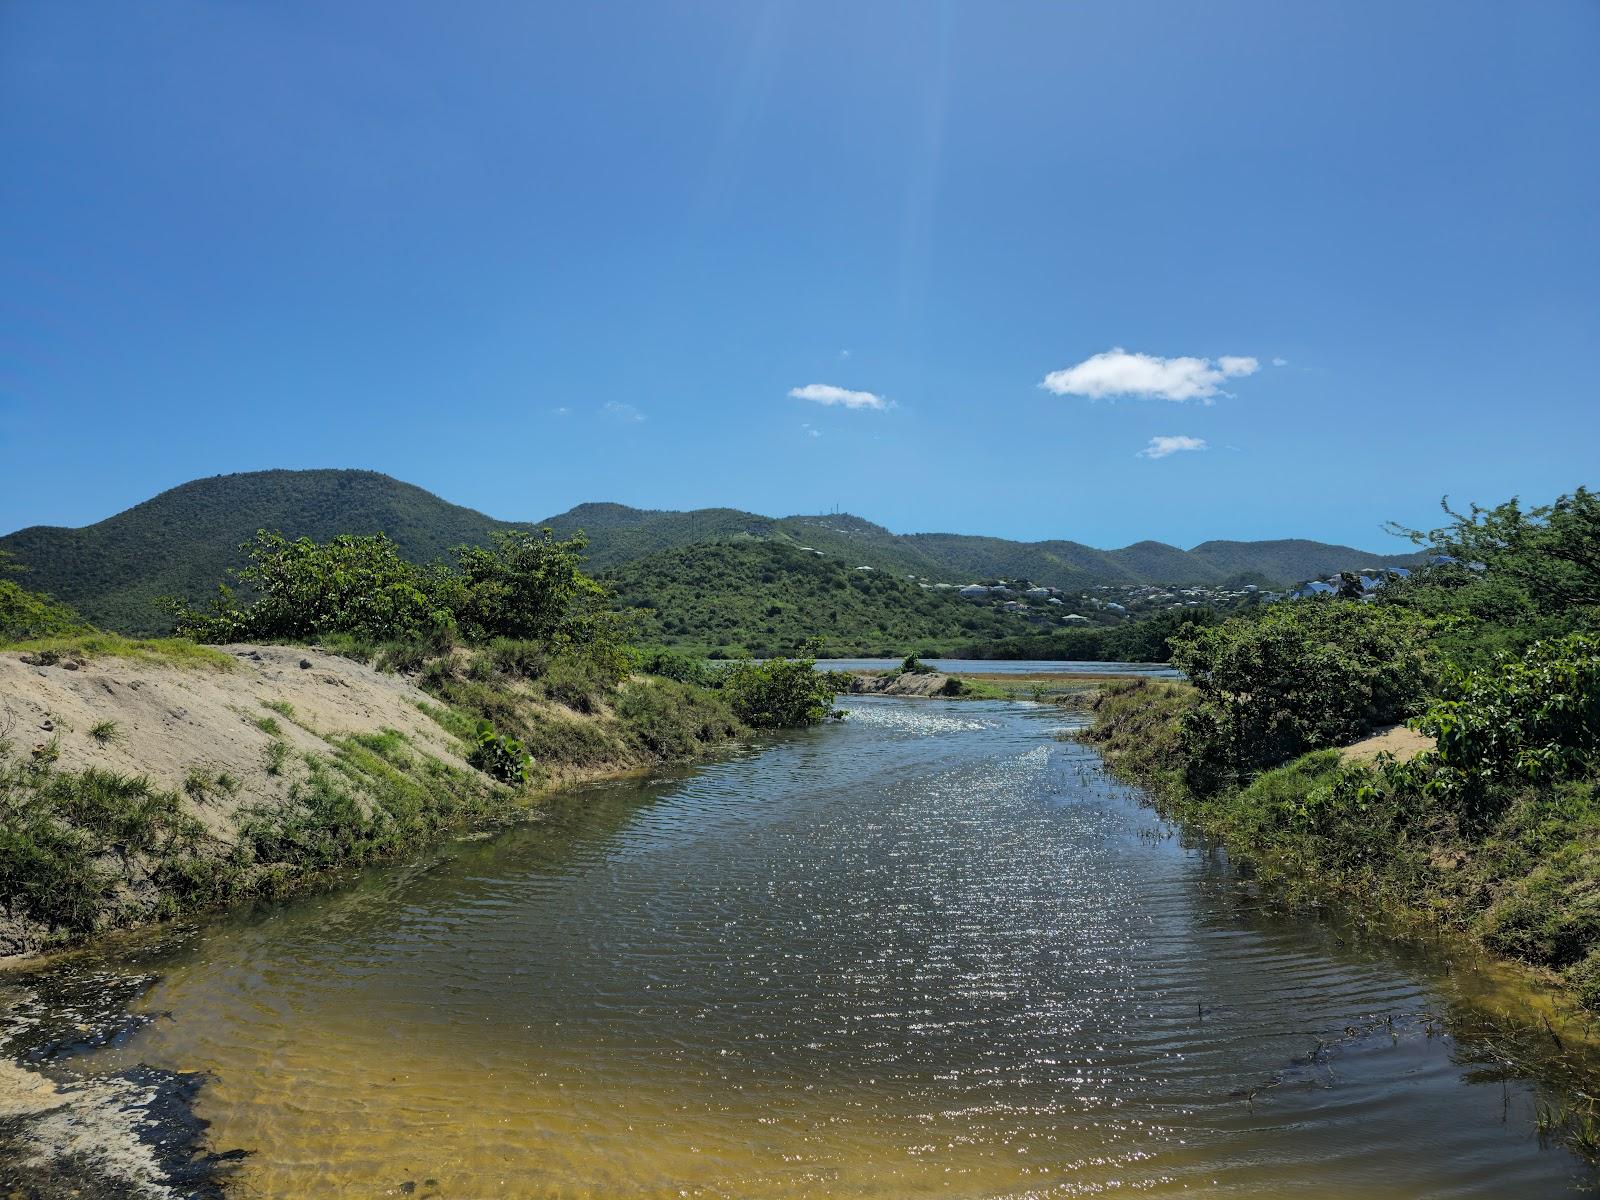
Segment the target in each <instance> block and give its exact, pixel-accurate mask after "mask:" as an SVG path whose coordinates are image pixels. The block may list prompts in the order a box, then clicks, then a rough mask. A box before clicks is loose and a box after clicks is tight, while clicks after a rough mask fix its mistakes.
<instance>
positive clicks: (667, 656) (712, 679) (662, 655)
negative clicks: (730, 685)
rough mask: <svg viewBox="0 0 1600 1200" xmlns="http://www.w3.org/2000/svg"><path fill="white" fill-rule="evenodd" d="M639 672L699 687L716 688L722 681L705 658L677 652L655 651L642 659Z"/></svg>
mask: <svg viewBox="0 0 1600 1200" xmlns="http://www.w3.org/2000/svg"><path fill="white" fill-rule="evenodd" d="M639 670H641V671H643V672H644V673H645V674H646V675H659V676H660V677H661V678H663V679H672V680H676V681H677V682H678V683H692V684H694V685H695V686H697V687H715V686H716V685H717V684H718V682H719V681H720V678H719V674H718V672H716V671H714V670H713V669H712V668H711V667H710V666H708V665H707V664H706V660H705V659H703V658H696V657H694V656H693V655H689V654H680V653H678V652H677V651H676V650H655V651H652V652H650V653H648V654H645V655H644V656H642V657H641V659H640V661H639Z"/></svg>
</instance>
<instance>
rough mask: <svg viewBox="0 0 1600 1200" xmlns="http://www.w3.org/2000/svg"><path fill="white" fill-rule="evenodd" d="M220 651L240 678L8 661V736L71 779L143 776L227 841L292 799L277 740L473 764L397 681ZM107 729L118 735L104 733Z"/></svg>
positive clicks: (329, 660) (328, 664) (4, 692)
mask: <svg viewBox="0 0 1600 1200" xmlns="http://www.w3.org/2000/svg"><path fill="white" fill-rule="evenodd" d="M219 649H221V651H222V652H223V653H224V654H227V655H228V656H229V657H230V658H231V659H232V661H233V663H234V664H235V665H234V667H233V669H231V670H221V669H217V668H213V667H207V666H190V665H184V666H176V665H168V664H163V663H153V662H137V661H132V660H129V659H123V658H95V659H87V660H84V659H74V658H72V657H70V656H69V657H64V658H62V659H61V660H60V661H58V662H56V663H54V664H50V665H41V664H37V663H30V662H28V661H25V659H26V657H28V656H24V655H22V654H18V653H11V652H7V653H0V739H4V740H7V741H10V742H11V743H12V744H13V747H14V749H15V750H16V751H18V752H22V753H27V754H32V753H35V752H39V753H43V752H45V751H46V749H47V748H48V747H50V746H51V743H54V753H55V754H56V755H57V756H58V757H56V760H55V765H56V766H57V767H59V768H60V769H63V770H68V771H76V770H82V769H83V768H85V767H98V768H101V769H103V770H110V771H117V772H121V773H123V774H131V775H143V776H145V777H147V778H148V779H149V780H150V782H151V783H153V784H155V785H156V786H157V787H160V788H165V789H170V790H174V791H177V792H179V793H181V794H182V795H183V798H184V802H185V804H186V807H187V808H188V810H189V811H190V812H192V814H193V815H194V816H195V817H197V818H198V819H199V820H200V821H201V822H202V823H203V824H204V825H205V826H206V827H207V828H208V829H209V830H211V831H212V832H215V833H219V834H220V833H225V832H227V831H228V830H229V829H230V828H231V827H232V825H233V823H234V822H235V821H236V820H237V817H238V813H239V810H240V809H241V808H242V807H244V806H245V805H247V804H251V803H259V802H261V801H263V800H272V799H274V798H278V797H281V796H284V795H286V794H287V793H288V791H289V789H290V787H291V786H292V785H293V783H294V780H295V776H294V774H293V773H291V772H283V771H281V770H280V771H279V773H277V774H273V773H270V772H269V769H268V765H269V760H268V759H267V754H268V748H269V746H271V745H272V744H273V743H274V742H278V741H282V742H285V743H287V744H288V746H289V747H290V750H291V751H293V752H299V753H306V752H312V753H315V752H320V751H323V750H325V749H326V748H327V744H328V739H329V738H339V737H347V736H349V735H351V734H369V733H378V732H380V731H382V730H384V729H395V730H398V731H399V732H401V733H402V734H404V735H405V736H406V737H407V738H408V739H409V740H410V741H411V742H412V744H413V745H415V746H417V747H419V748H422V749H425V750H426V752H427V753H429V754H431V755H434V756H436V757H439V758H441V759H443V760H445V761H448V762H451V763H454V764H456V765H459V766H461V767H465V766H466V763H465V762H464V761H462V759H461V751H460V747H459V744H458V743H457V742H456V740H455V739H454V738H452V737H450V736H449V734H447V733H446V732H445V731H444V730H443V729H442V728H440V726H439V725H438V723H437V722H435V721H434V720H432V719H431V718H430V717H428V716H427V715H426V714H425V713H424V711H423V709H422V707H421V705H423V704H426V703H428V702H429V698H428V696H427V695H426V694H425V693H424V692H422V691H421V690H419V689H418V688H416V687H414V686H412V685H411V684H410V683H408V682H407V681H406V680H404V679H403V678H401V677H399V676H396V675H386V674H384V673H383V672H381V671H377V670H374V669H373V668H371V667H368V666H364V665H363V664H361V663H357V662H352V661H351V660H350V659H347V658H340V657H339V656H337V655H333V654H326V653H323V652H322V651H320V650H311V649H305V648H302V647H295V646H223V647H219ZM285 707H286V708H287V710H288V711H287V712H285V711H283V710H284V709H285ZM105 722H111V723H112V724H113V726H114V727H113V728H112V729H110V730H104V724H103V723H105ZM97 727H99V728H101V729H102V731H103V732H102V735H101V736H98V737H97V736H96V735H95V733H94V732H93V731H94V730H95V729H96V728H97ZM197 769H198V770H201V771H203V772H207V773H209V774H211V775H212V776H213V777H214V776H215V775H217V774H222V773H226V774H227V775H228V776H229V777H230V778H231V779H232V780H233V781H234V782H235V783H237V784H238V787H237V788H233V789H225V790H224V791H223V792H220V793H219V792H218V791H217V789H210V790H209V792H208V793H207V794H205V795H203V796H202V797H195V796H192V795H190V794H189V793H188V792H186V791H185V787H184V785H185V783H186V782H188V780H189V779H190V776H191V773H192V772H194V771H196V770H197Z"/></svg>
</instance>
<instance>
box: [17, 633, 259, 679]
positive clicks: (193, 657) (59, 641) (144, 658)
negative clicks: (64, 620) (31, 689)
mask: <svg viewBox="0 0 1600 1200" xmlns="http://www.w3.org/2000/svg"><path fill="white" fill-rule="evenodd" d="M0 651H14V652H16V653H19V654H22V655H24V656H25V659H26V660H27V661H37V662H38V663H39V665H41V666H54V665H56V664H57V663H63V664H74V665H82V664H83V663H86V662H91V661H93V660H95V659H98V658H120V659H126V660H128V661H130V662H136V663H147V664H162V665H166V666H174V667H209V668H211V669H213V670H219V671H227V670H231V669H232V668H233V665H234V662H233V659H231V658H229V657H228V656H227V655H226V654H224V653H222V651H220V650H217V649H215V648H214V647H211V646H201V645H199V644H197V643H195V642H191V641H189V640H187V639H186V638H128V637H123V636H122V635H121V634H120V633H102V632H100V631H98V630H95V631H92V632H87V633H74V634H66V635H62V636H59V637H47V638H33V639H31V640H28V641H21V642H10V643H0Z"/></svg>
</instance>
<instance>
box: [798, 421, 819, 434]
mask: <svg viewBox="0 0 1600 1200" xmlns="http://www.w3.org/2000/svg"><path fill="white" fill-rule="evenodd" d="M800 428H801V429H803V430H805V431H806V436H807V437H821V436H822V430H820V429H818V428H817V427H816V426H815V425H813V424H812V423H811V422H810V421H802V422H801V423H800Z"/></svg>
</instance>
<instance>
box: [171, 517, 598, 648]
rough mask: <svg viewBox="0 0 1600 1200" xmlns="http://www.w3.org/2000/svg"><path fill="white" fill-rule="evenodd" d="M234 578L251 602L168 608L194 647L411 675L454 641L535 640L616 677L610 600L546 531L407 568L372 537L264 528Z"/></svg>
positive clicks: (575, 544) (226, 598)
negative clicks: (270, 649) (340, 657)
mask: <svg viewBox="0 0 1600 1200" xmlns="http://www.w3.org/2000/svg"><path fill="white" fill-rule="evenodd" d="M246 548H247V549H248V551H249V555H250V559H251V565H250V566H248V567H246V568H245V569H244V570H242V571H240V572H239V578H240V580H241V581H242V582H243V583H244V584H245V585H246V586H247V587H248V588H249V589H250V592H251V594H252V595H254V596H255V599H254V600H253V601H252V602H250V603H248V604H244V603H241V602H240V601H239V600H238V599H237V598H236V597H235V595H234V593H233V592H232V591H231V590H230V589H229V588H228V587H227V586H226V585H223V586H222V587H221V588H220V590H219V593H218V595H217V598H216V599H215V600H214V601H213V602H212V604H211V607H210V608H209V610H206V611H199V610H195V609H193V608H190V607H189V606H188V605H187V604H185V603H184V602H182V601H180V600H174V601H172V605H171V607H172V612H173V615H174V619H175V621H176V624H177V627H178V629H179V631H180V632H182V633H183V634H184V635H186V636H189V637H193V638H195V639H196V640H198V641H203V642H213V643H215V642H230V641H311V640H315V639H318V638H330V639H333V640H334V641H335V642H336V644H337V645H338V647H339V649H340V650H341V652H344V653H347V654H351V655H352V656H353V657H358V658H362V659H371V658H378V659H379V661H380V664H381V663H383V662H385V661H387V662H388V663H389V664H391V665H394V666H398V667H401V668H405V669H412V670H415V669H417V668H418V667H420V665H421V663H422V660H423V659H424V658H425V657H426V656H427V654H428V653H438V652H439V651H441V650H443V649H446V648H448V647H449V645H450V644H451V642H452V641H454V640H455V639H456V638H457V637H458V636H460V637H465V638H467V639H468V640H472V641H486V640H490V639H494V638H509V639H534V640H536V641H537V642H538V643H539V644H540V646H541V648H543V649H552V648H553V649H563V648H565V649H568V650H570V651H572V652H573V653H582V654H584V655H587V656H588V657H590V658H591V659H593V660H594V661H596V662H597V663H599V664H600V666H601V669H602V670H603V671H606V672H610V673H611V674H613V675H620V674H621V673H622V672H623V671H625V670H626V666H627V655H626V649H625V647H624V645H623V642H622V632H623V631H622V625H621V623H620V620H619V618H618V617H617V616H616V614H614V613H612V612H610V611H609V609H608V608H607V603H608V599H609V593H608V592H607V591H606V589H605V588H603V587H602V586H601V585H599V584H597V583H595V582H594V581H593V580H592V579H590V578H588V576H586V575H584V574H583V572H582V571H581V570H580V569H579V565H578V564H579V563H580V561H581V556H582V552H583V540H582V538H581V537H575V538H572V539H569V540H567V541H557V540H555V539H554V537H553V536H552V535H551V534H550V532H549V531H548V530H545V531H543V532H542V533H541V534H537V535H536V534H531V533H527V532H525V531H521V530H503V531H498V532H496V533H495V534H494V535H493V544H492V545H491V546H488V547H483V546H462V547H460V548H458V549H457V551H456V565H455V566H453V567H452V566H447V565H442V564H435V565H432V566H422V567H419V566H416V565H415V564H413V563H410V562H407V561H406V560H405V559H404V558H402V557H401V555H400V552H399V549H398V547H397V546H396V545H395V544H394V543H393V542H391V541H390V540H389V539H388V538H387V537H385V536H384V535H383V534H374V535H373V536H370V537H352V536H346V535H340V536H338V537H335V538H333V539H331V540H330V541H328V542H325V543H322V544H320V545H319V544H317V543H315V542H313V541H311V540H310V539H309V538H299V539H297V540H295V541H289V540H288V539H287V538H284V537H283V536H282V535H280V534H277V533H270V532H267V531H265V530H263V531H261V532H259V533H258V534H257V535H256V538H255V541H254V542H253V543H251V544H250V545H248V546H247V547H246Z"/></svg>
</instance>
